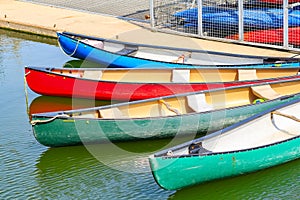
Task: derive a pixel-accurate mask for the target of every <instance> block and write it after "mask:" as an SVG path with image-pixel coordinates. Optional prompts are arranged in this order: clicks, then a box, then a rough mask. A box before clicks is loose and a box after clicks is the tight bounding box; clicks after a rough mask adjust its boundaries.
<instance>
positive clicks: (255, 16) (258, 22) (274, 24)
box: [174, 6, 300, 29]
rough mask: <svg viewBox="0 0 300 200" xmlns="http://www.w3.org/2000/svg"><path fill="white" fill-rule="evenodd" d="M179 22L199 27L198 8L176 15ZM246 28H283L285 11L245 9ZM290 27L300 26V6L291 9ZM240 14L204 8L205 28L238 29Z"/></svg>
mask: <svg viewBox="0 0 300 200" xmlns="http://www.w3.org/2000/svg"><path fill="white" fill-rule="evenodd" d="M174 17H175V18H176V21H177V22H180V23H183V24H184V26H185V27H197V26H198V8H191V9H188V10H184V11H180V12H177V13H175V14H174ZM243 20H244V27H245V28H252V29H270V28H282V27H283V9H278V8H251V9H249V8H248V9H244V19H243ZM288 21H289V26H290V27H293V26H300V6H295V7H292V8H291V9H289V19H288ZM238 23H239V14H238V10H237V9H236V8H224V7H203V9H202V25H203V28H204V29H206V28H210V29H211V28H218V29H219V28H224V29H228V28H231V29H237V28H238Z"/></svg>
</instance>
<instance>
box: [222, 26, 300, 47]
mask: <svg viewBox="0 0 300 200" xmlns="http://www.w3.org/2000/svg"><path fill="white" fill-rule="evenodd" d="M226 38H227V39H233V40H238V39H239V35H238V34H235V35H230V36H227V37H226ZM283 38H284V36H283V29H282V28H280V29H268V30H256V31H249V32H245V33H244V41H247V42H257V43H267V44H275V45H276V44H277V45H283ZM288 38H289V39H288V43H289V45H293V46H294V47H299V46H300V27H290V28H289V29H288Z"/></svg>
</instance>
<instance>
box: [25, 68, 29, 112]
mask: <svg viewBox="0 0 300 200" xmlns="http://www.w3.org/2000/svg"><path fill="white" fill-rule="evenodd" d="M28 74H30V71H29V72H27V73H26V74H25V75H24V92H25V101H26V111H27V115H28V116H29V104H28V91H27V80H26V76H27V75H28Z"/></svg>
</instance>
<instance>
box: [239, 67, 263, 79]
mask: <svg viewBox="0 0 300 200" xmlns="http://www.w3.org/2000/svg"><path fill="white" fill-rule="evenodd" d="M238 76H239V77H238V78H239V81H243V80H255V79H258V78H257V75H256V70H255V69H239V70H238Z"/></svg>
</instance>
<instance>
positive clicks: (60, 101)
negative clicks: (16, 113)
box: [29, 96, 111, 115]
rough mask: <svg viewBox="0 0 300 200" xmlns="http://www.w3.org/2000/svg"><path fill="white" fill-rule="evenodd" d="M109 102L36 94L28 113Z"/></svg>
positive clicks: (69, 108)
mask: <svg viewBox="0 0 300 200" xmlns="http://www.w3.org/2000/svg"><path fill="white" fill-rule="evenodd" d="M108 104H111V102H110V101H94V100H88V99H79V98H72V99H71V98H63V97H51V96H38V97H36V98H35V99H34V100H32V102H31V103H30V106H29V115H32V114H35V113H42V112H54V111H59V110H73V109H80V108H88V107H93V106H102V105H108Z"/></svg>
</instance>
